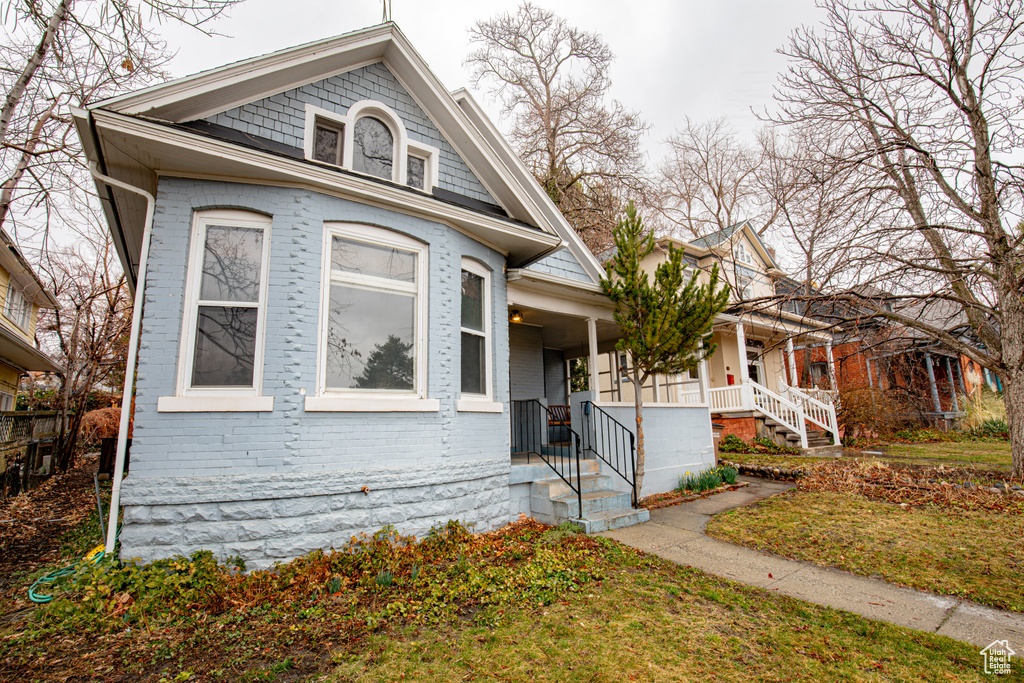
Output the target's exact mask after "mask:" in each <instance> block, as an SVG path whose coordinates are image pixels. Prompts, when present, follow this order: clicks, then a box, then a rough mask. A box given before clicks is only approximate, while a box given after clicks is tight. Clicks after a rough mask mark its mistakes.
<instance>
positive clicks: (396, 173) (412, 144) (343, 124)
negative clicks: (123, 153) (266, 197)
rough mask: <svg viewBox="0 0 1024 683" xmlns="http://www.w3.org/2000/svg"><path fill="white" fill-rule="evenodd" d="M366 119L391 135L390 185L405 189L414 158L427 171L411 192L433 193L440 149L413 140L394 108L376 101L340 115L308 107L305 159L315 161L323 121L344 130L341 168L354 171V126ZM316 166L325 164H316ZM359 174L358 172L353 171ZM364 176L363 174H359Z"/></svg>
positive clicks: (304, 147)
mask: <svg viewBox="0 0 1024 683" xmlns="http://www.w3.org/2000/svg"><path fill="white" fill-rule="evenodd" d="M364 116H372V117H374V118H376V119H379V120H380V121H381V122H382V123H383V124H384V125H385V126H387V127H388V130H390V131H391V135H392V138H393V140H394V144H395V149H394V151H395V158H394V160H393V163H392V164H391V178H390V180H391V182H393V183H396V184H398V185H401V186H403V187H410V186H409V185H407V184H406V175H407V173H408V156H409V155H410V154H411V155H413V156H415V157H419V158H421V159H423V160H425V161H426V164H425V167H424V178H423V185H424V186H423V187H415V188H412V189H414V190H419V191H420V192H426V193H428V194H429V193H430V191H431V190H433V189H434V188H435V187H436V186H437V183H438V178H439V166H440V156H441V151H440V150H439V149H438V148H437V147H433V146H431V145H428V144H425V143H422V142H418V141H416V140H410V139H409V135H408V132H407V131H406V127H405V123H404V122H403V121H402V118H401V117H400V116H399V115H398V114H397V113H395V111H394V110H393V109H391V107H389V106H387V105H386V104H384V103H382V102H377V101H376V100H360V101H359V102H355V103H354V104H353V105H352V106H351V107H349V108H348V113H347V114H338V113H337V112H333V111H328V110H327V109H322V108H321V107H317V106H314V105H312V104H307V105H306V127H305V131H304V133H303V137H302V153H303V156H304V157H305V158H306V159H308V160H310V161H316V160H315V159H313V142H314V140H315V138H316V121H317V119H322V120H324V121H326V122H329V123H333V124H334V125H336V126H338V127H340V128H341V129H342V140H341V166H340V167H341V168H345V169H348V170H350V171H351V170H352V154H353V151H354V149H355V140H354V137H353V136H354V134H355V133H354V131H355V123H356V121H358V120H359V119H361V118H362V117H364ZM316 163H323V162H321V161H317V162H316ZM353 172H356V171H353ZM360 175H362V174H360ZM369 177H375V176H369Z"/></svg>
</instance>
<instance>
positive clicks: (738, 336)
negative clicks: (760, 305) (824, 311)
mask: <svg viewBox="0 0 1024 683" xmlns="http://www.w3.org/2000/svg"><path fill="white" fill-rule="evenodd" d="M794 317H796V316H794ZM712 341H713V343H714V344H715V352H714V354H712V355H711V357H710V358H708V359H706V360H705V361H703V362H702V363H701V364H700V367H699V368H698V369H697V371H696V372H695V373H694V374H695V377H688V378H686V379H684V380H682V382H681V386H683V387H685V389H684V390H682V391H680V393H679V398H680V400H682V401H683V402H686V403H695V402H701V403H705V404H707V406H708V408H709V409H710V411H711V414H712V418H713V419H714V420H715V421H716V422H719V423H722V424H724V425H725V426H726V433H733V434H736V435H737V436H739V437H740V438H743V439H744V440H750V439H752V438H754V437H768V438H772V439H775V440H777V441H786V442H791V443H792V444H793V445H798V446H799V447H801V448H808V447H813V446H816V445H827V444H828V443H830V441H829V439H831V443H836V444H838V443H839V425H838V419H837V417H836V400H837V396H838V394H837V392H836V391H834V390H832V389H821V388H818V387H801V386H800V374H799V373H798V372H797V367H796V354H795V351H794V348H795V346H794V344H803V345H808V346H812V345H813V346H819V345H820V346H823V347H824V349H825V357H826V358H827V359H831V358H832V337H831V335H830V334H828V333H827V332H826V331H824V330H823V329H820V328H819V327H818V326H816V325H813V324H812V323H810V322H808V321H806V320H803V319H796V320H790V319H788V317H783V316H781V315H780V316H773V315H769V314H767V313H744V314H742V315H722V316H719V318H718V321H717V322H716V324H715V327H714V335H713V337H712ZM825 365H826V368H825V369H824V372H825V373H827V374H828V377H829V386H830V387H834V386H835V385H836V384H835V375H834V372H835V370H834V367H835V366H834V364H833V363H832V362H831V360H829V361H828V362H826V363H825Z"/></svg>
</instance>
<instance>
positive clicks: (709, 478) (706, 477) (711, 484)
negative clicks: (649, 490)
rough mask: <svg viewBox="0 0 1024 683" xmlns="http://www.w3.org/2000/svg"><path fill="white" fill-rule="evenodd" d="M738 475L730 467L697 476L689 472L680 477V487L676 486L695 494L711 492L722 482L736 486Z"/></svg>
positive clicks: (714, 469) (711, 470)
mask: <svg viewBox="0 0 1024 683" xmlns="http://www.w3.org/2000/svg"><path fill="white" fill-rule="evenodd" d="M741 443H742V442H741ZM737 474H738V473H737V471H736V469H735V468H733V467H729V466H728V465H720V466H718V467H712V468H710V469H706V470H704V471H703V472H701V473H699V474H696V475H694V474H690V473H689V472H687V473H686V475H685V476H682V477H679V485H678V486H676V490H677V491H692V492H695V493H701V492H703V491H710V490H711V489H715V488H718V487H719V486H721V485H722V482H725V483H727V484H735V483H736V475H737Z"/></svg>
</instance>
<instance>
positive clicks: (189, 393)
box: [157, 209, 273, 412]
mask: <svg viewBox="0 0 1024 683" xmlns="http://www.w3.org/2000/svg"><path fill="white" fill-rule="evenodd" d="M211 224H220V225H229V226H231V227H239V228H260V229H262V230H263V255H262V262H261V264H260V293H259V299H258V301H257V306H256V308H257V310H258V312H257V314H256V316H257V317H256V349H255V354H254V357H253V383H252V386H251V387H215V388H214V387H197V388H193V387H192V386H190V385H191V383H192V363H193V361H194V360H195V357H194V356H195V342H196V340H195V335H196V329H197V321H196V317H197V315H198V309H199V285H200V284H201V282H202V268H203V254H204V251H205V240H206V228H207V226H209V225H211ZM270 238H271V219H270V218H268V217H266V216H263V215H260V214H257V213H252V212H249V211H238V210H234V209H218V210H211V211H197V212H196V213H195V216H194V217H193V220H192V240H191V244H190V247H189V260H188V274H187V275H186V278H185V306H184V319H183V321H182V325H181V342H180V347H179V351H178V376H177V386H176V388H175V396H173V397H171V396H167V397H160V399H159V400H158V401H157V410H158V411H160V412H205V411H207V410H208V411H211V412H221V411H230V409H229V407H225V405H227V406H229V405H230V403H231V401H234V400H237V399H238V398H240V397H262V388H263V353H264V347H265V341H266V339H265V338H266V327H267V326H266V319H267V287H268V283H267V280H268V272H269V269H270ZM179 398H203V399H207V400H205V401H175V400H173V399H179ZM264 398H269V399H270V403H269V407H267V401H263V402H250V403H252V405H254V406H257V407H255V408H254V407H247V408H244V409H243V408H240V409H239V410H243V411H244V412H249V411H253V410H261V411H262V410H273V397H264ZM209 399H228V400H226V401H211V400H209ZM243 403H244V402H242V403H239V405H243ZM245 405H249V403H245ZM186 408H187V410H186ZM230 412H235V411H230Z"/></svg>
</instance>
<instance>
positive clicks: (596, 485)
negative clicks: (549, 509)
mask: <svg viewBox="0 0 1024 683" xmlns="http://www.w3.org/2000/svg"><path fill="white" fill-rule="evenodd" d="M551 475H552V476H551V478H550V479H541V480H539V481H535V482H533V484H531V485H530V496H532V497H533V498H548V499H552V498H561V497H562V496H568V495H569V494H570V493H572V487H570V486H569V485H568V484H567V483H565V481H564V480H563V479H562V478H561V477H559V476H557V475H555V473H554V472H552V473H551ZM573 481H574V483H575V479H574V480H573ZM579 481H580V488H581V489H582V491H583V493H591V492H593V491H607V490H610V489H611V487H612V486H611V484H612V478H611V477H609V476H608V475H605V474H583V475H580V478H579Z"/></svg>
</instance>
